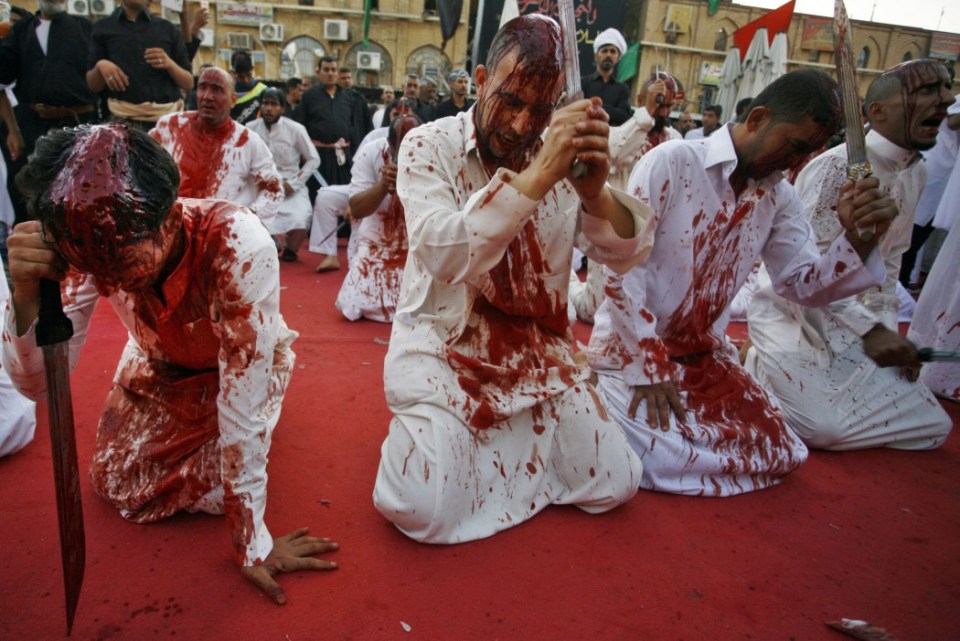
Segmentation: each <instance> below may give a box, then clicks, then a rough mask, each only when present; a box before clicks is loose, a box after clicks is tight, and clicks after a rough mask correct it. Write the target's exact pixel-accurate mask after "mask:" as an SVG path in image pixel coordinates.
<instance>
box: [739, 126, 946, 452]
mask: <svg viewBox="0 0 960 641" xmlns="http://www.w3.org/2000/svg"><path fill="white" fill-rule="evenodd" d="M866 145H867V158H868V159H869V160H870V163H871V165H872V166H873V173H874V175H875V176H876V177H877V178H879V179H880V184H881V187H882V189H883V190H884V191H885V192H886V193H887V194H889V195H890V196H891V197H892V198H894V199H895V201H896V204H897V209H898V211H899V215H898V216H897V217H896V218H895V219H894V222H893V224H892V225H891V226H890V229H889V230H888V231H887V233H886V235H885V236H884V237H883V238H882V239H881V241H880V250H881V252H882V253H883V256H884V268H885V274H884V281H883V284H882V285H881V286H880V287H871V288H869V289H867V290H866V291H864V292H862V293H860V294H859V295H857V296H854V297H849V298H845V299H843V300H838V301H836V302H834V303H831V304H829V305H826V306H824V307H822V308H819V309H814V308H804V307H801V306H799V305H796V304H794V303H792V302H790V301H787V300H785V299H783V298H782V297H780V296H778V295H777V294H776V293H775V292H774V291H773V290H772V289H771V287H770V281H769V278H768V277H767V275H766V274H765V273H764V272H763V270H761V273H760V278H759V286H758V289H757V293H756V295H755V296H754V298H753V301H752V303H751V305H750V310H749V316H748V318H749V329H750V338H751V340H752V341H753V349H751V350H750V354H749V356H748V360H747V366H748V369H749V370H750V372H751V373H752V374H753V375H754V376H755V377H756V378H757V380H759V381H760V383H761V384H762V385H763V386H764V387H765V388H766V389H768V390H770V391H771V392H772V393H773V394H775V395H776V396H777V397H779V399H780V402H781V405H782V406H783V410H784V414H785V415H786V417H787V422H788V423H789V424H790V427H791V428H793V430H794V431H795V432H796V433H797V434H799V435H800V437H801V438H803V439H804V441H805V442H806V443H807V444H808V445H810V446H811V447H817V448H823V449H833V450H847V449H861V448H866V447H882V446H888V447H896V448H901V449H928V448H932V447H937V446H938V445H940V444H941V443H942V442H943V440H944V439H945V438H946V436H947V434H948V433H949V431H950V428H951V425H952V423H951V421H950V419H949V417H948V416H947V414H946V412H944V410H943V408H941V407H940V404H939V403H938V402H937V400H936V399H935V398H934V397H933V394H931V393H930V390H929V389H927V388H926V386H925V385H923V384H922V383H911V382H910V381H908V380H907V379H906V378H904V377H902V376H901V375H900V373H899V370H898V368H889V367H888V368H882V367H878V366H877V365H876V363H874V362H873V361H872V360H871V359H870V358H868V357H867V355H866V354H865V353H864V351H863V340H862V338H861V337H862V336H863V335H864V334H866V333H867V332H868V331H869V330H870V329H871V328H873V327H874V326H875V325H876V324H878V323H881V324H883V325H885V326H886V327H887V328H888V329H891V330H894V331H896V330H897V310H898V308H899V306H900V299H899V297H898V296H897V293H896V284H897V277H898V275H899V273H900V259H901V256H902V254H903V252H904V251H906V249H907V248H908V247H909V245H910V235H911V232H912V229H913V220H914V212H915V210H916V203H917V199H918V198H919V196H920V192H921V190H922V188H923V183H924V179H925V176H926V172H925V168H924V166H923V163H921V162H919V157H918V155H917V154H916V152H913V151H909V150H906V149H903V148H901V147H898V146H897V145H895V144H893V143H892V142H890V141H889V140H887V139H885V138H884V137H883V136H881V135H880V134H879V133H877V132H876V131H871V132H870V133H869V134H867V137H866ZM846 158H847V156H846V148H845V147H844V146H842V145H841V146H839V147H835V148H833V149H831V150H830V151H827V152H825V153H824V154H821V155H820V156H818V157H817V158H815V159H813V160H812V161H811V162H810V164H809V165H807V166H806V167H805V168H804V170H803V171H802V172H801V173H800V175H799V176H798V178H797V193H798V194H799V195H800V197H801V198H802V200H803V202H804V205H805V207H806V215H807V218H808V219H809V220H810V221H811V224H812V226H813V229H814V231H815V232H816V234H817V243H818V245H819V246H820V247H821V248H824V247H826V246H828V245H829V244H830V243H832V242H834V240H835V239H836V238H838V237H841V236H842V235H843V229H842V227H841V226H840V223H839V221H838V220H837V215H836V202H837V197H838V195H839V194H840V187H841V185H842V184H843V183H844V182H845V181H846V180H847V177H846V165H847V160H846ZM767 267H768V268H769V265H768V266H767Z"/></svg>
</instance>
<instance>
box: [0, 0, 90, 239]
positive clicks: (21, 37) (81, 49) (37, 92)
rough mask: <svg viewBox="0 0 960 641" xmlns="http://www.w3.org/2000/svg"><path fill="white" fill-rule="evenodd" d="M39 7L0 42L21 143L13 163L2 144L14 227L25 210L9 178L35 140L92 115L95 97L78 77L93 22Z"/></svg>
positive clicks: (54, 2) (0, 63)
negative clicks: (14, 83) (21, 150)
mask: <svg viewBox="0 0 960 641" xmlns="http://www.w3.org/2000/svg"><path fill="white" fill-rule="evenodd" d="M39 6H40V11H39V13H38V14H37V15H35V16H34V15H30V14H28V15H27V17H25V18H23V19H21V20H19V21H18V22H17V23H16V24H14V25H13V27H11V29H10V35H9V36H8V37H7V38H6V39H4V40H3V41H2V42H0V83H3V84H11V83H13V82H16V83H17V86H16V87H15V88H14V94H15V95H16V97H17V101H18V102H19V104H18V105H17V107H16V109H15V111H14V113H15V114H16V117H17V123H18V124H19V125H20V132H21V133H22V134H23V142H24V153H22V154H20V156H19V157H18V158H17V160H12V159H11V158H10V157H9V155H8V154H7V149H6V146H5V145H4V146H3V151H4V157H5V160H6V161H7V169H8V172H7V177H8V181H7V182H8V185H7V188H8V191H9V193H10V199H11V200H12V201H13V208H14V213H15V216H16V222H18V223H19V222H22V221H24V220H26V216H27V210H26V205H25V203H24V202H23V199H22V197H21V196H20V191H19V190H18V189H17V188H16V187H15V185H14V183H13V177H14V176H16V175H17V172H19V171H20V169H21V168H22V167H23V166H24V165H25V164H26V162H27V157H28V156H29V155H30V154H31V153H33V146H34V143H36V140H37V138H39V137H40V136H43V135H44V134H46V133H47V132H48V131H50V130H51V129H60V128H62V127H76V126H77V125H79V124H82V123H85V122H91V121H94V120H95V119H96V117H97V110H96V102H97V97H96V95H94V93H93V92H92V91H90V88H89V87H87V82H86V80H85V78H84V74H85V73H86V70H87V68H86V59H87V51H88V50H89V48H90V32H91V30H92V29H93V24H92V23H91V22H90V21H89V20H87V19H86V18H81V17H79V16H72V15H70V14H68V13H66V11H65V8H66V2H65V0H40V2H39ZM3 137H4V138H6V134H4V136H3Z"/></svg>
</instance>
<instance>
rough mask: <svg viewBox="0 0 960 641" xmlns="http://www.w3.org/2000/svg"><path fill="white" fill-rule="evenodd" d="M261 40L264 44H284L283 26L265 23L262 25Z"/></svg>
mask: <svg viewBox="0 0 960 641" xmlns="http://www.w3.org/2000/svg"><path fill="white" fill-rule="evenodd" d="M260 40H262V41H264V42H283V25H282V24H277V23H275V22H264V23H263V24H261V25H260Z"/></svg>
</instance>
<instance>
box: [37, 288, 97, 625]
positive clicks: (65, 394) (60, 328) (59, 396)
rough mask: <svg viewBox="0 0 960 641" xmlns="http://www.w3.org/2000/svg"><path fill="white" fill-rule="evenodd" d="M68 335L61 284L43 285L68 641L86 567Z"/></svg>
mask: <svg viewBox="0 0 960 641" xmlns="http://www.w3.org/2000/svg"><path fill="white" fill-rule="evenodd" d="M72 335H73V324H72V323H71V322H70V319H69V318H67V316H66V315H65V314H64V313H63V306H62V304H61V302H60V284H59V283H57V282H55V281H50V280H42V281H41V282H40V317H39V318H38V320H37V344H38V345H40V346H41V348H42V351H43V366H44V372H45V376H46V382H47V411H48V416H49V422H50V448H51V454H52V459H53V479H54V486H55V488H56V496H57V521H58V523H59V527H60V561H61V564H62V566H63V590H64V597H65V600H66V613H67V635H68V636H69V634H70V631H71V630H72V629H73V619H74V615H75V614H76V611H77V603H78V602H79V600H80V588H81V587H82V586H83V572H84V567H85V565H86V541H85V536H84V531H83V505H82V503H81V499H80V474H79V471H78V469H77V442H76V436H75V434H74V429H73V399H72V398H71V394H70V344H69V339H70V337H71V336H72Z"/></svg>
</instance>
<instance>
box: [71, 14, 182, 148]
mask: <svg viewBox="0 0 960 641" xmlns="http://www.w3.org/2000/svg"><path fill="white" fill-rule="evenodd" d="M148 2H149V0H122V3H123V4H122V6H121V7H120V8H118V9H117V10H116V11H114V13H113V15H111V16H110V17H108V18H103V19H101V20H99V21H98V22H97V23H96V24H95V25H94V27H93V34H92V39H93V42H92V44H91V46H90V55H89V56H88V58H87V65H88V71H87V85H88V86H89V87H90V89H92V90H93V91H94V92H96V93H100V92H102V91H104V90H106V97H107V106H108V108H109V109H110V113H112V114H113V115H115V116H118V117H120V118H126V119H127V120H129V121H130V122H132V123H134V124H137V125H139V126H140V127H142V128H144V129H147V130H149V129H150V128H151V127H152V126H153V124H154V123H155V122H156V121H157V119H158V118H159V117H160V116H163V115H165V114H168V113H172V112H175V111H180V110H181V109H182V108H183V102H182V100H181V93H180V92H181V91H184V92H186V91H190V90H191V89H192V88H193V75H192V74H191V73H190V71H189V69H190V68H191V65H190V59H189V57H188V56H187V47H186V45H185V44H184V42H183V36H182V35H181V34H180V29H178V28H177V27H176V26H175V25H173V24H171V23H170V22H169V21H167V20H164V19H163V18H158V17H156V16H154V15H151V14H150V11H148V10H147V4H148Z"/></svg>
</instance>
